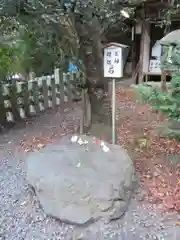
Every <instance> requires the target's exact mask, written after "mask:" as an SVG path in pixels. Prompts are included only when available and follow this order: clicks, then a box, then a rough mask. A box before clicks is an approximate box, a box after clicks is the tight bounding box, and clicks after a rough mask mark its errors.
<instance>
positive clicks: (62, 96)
mask: <svg viewBox="0 0 180 240" xmlns="http://www.w3.org/2000/svg"><path fill="white" fill-rule="evenodd" d="M59 80H60V104H64V79H63V73H60V79H59Z"/></svg>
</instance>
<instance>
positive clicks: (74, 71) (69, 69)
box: [68, 62, 78, 73]
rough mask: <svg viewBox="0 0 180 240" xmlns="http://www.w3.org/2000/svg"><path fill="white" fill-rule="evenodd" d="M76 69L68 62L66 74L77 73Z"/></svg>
mask: <svg viewBox="0 0 180 240" xmlns="http://www.w3.org/2000/svg"><path fill="white" fill-rule="evenodd" d="M77 71H78V68H77V66H76V65H75V64H73V63H72V62H69V68H68V72H70V73H77Z"/></svg>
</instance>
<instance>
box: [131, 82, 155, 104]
mask: <svg viewBox="0 0 180 240" xmlns="http://www.w3.org/2000/svg"><path fill="white" fill-rule="evenodd" d="M134 89H135V90H136V94H137V96H138V100H139V101H140V102H141V103H150V101H151V97H152V95H153V94H154V93H155V88H154V87H152V86H148V85H145V84H138V85H134Z"/></svg>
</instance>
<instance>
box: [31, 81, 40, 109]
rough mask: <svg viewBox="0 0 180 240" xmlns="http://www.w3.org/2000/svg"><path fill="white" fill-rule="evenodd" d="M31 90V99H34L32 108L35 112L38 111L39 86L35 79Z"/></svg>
mask: <svg viewBox="0 0 180 240" xmlns="http://www.w3.org/2000/svg"><path fill="white" fill-rule="evenodd" d="M32 92H33V100H34V108H35V111H36V113H39V112H40V107H39V86H38V82H37V80H34V81H33V82H32Z"/></svg>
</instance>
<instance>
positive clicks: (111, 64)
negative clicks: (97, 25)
mask: <svg viewBox="0 0 180 240" xmlns="http://www.w3.org/2000/svg"><path fill="white" fill-rule="evenodd" d="M123 47H126V46H124V45H121V44H118V43H110V44H108V45H106V47H105V48H104V77H106V78H110V79H111V81H112V144H116V86H115V85H116V82H115V79H116V78H121V77H122V76H123V59H122V49H123Z"/></svg>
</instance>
